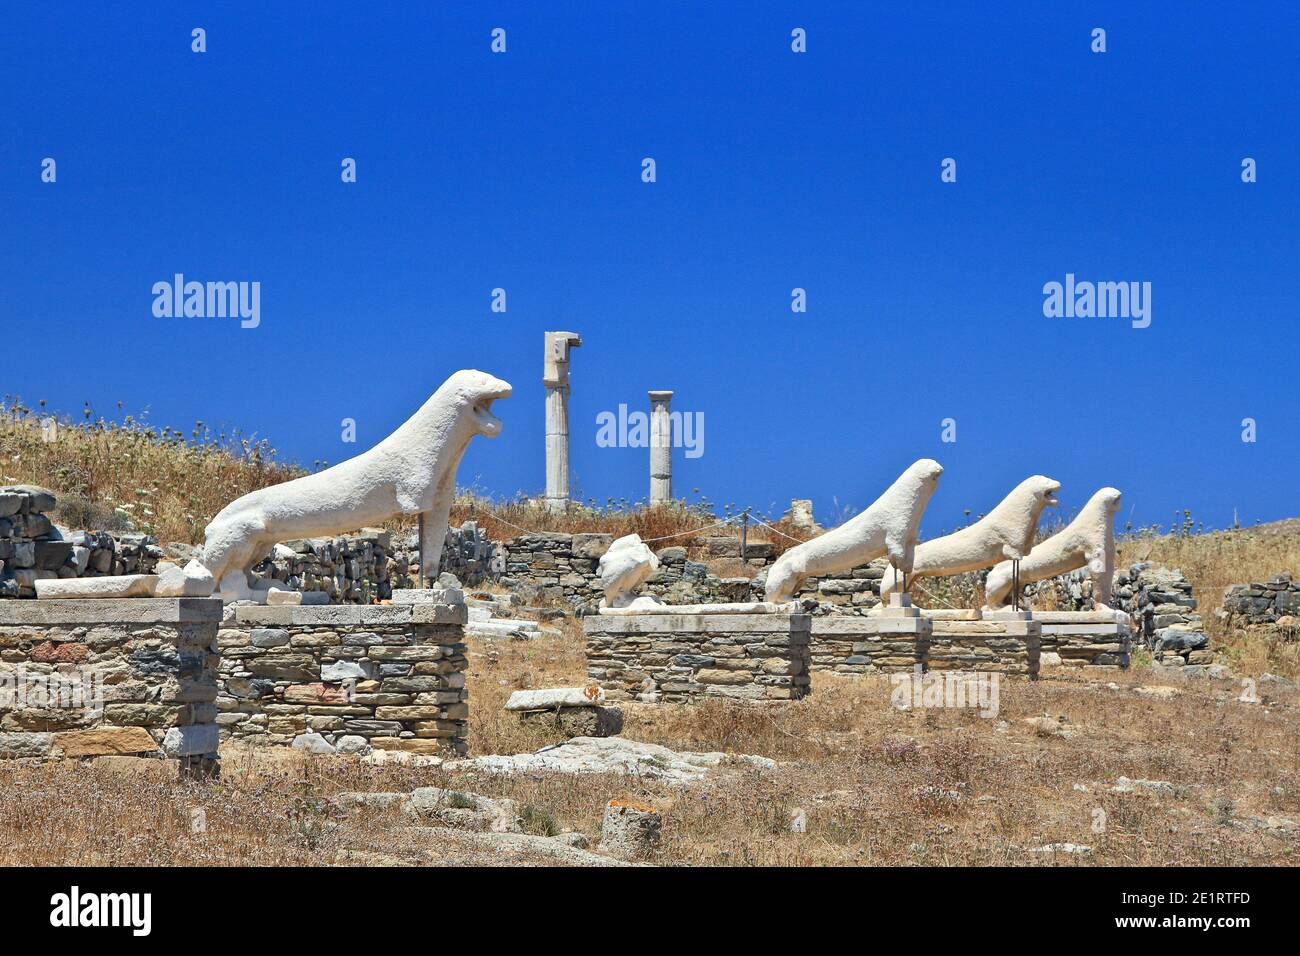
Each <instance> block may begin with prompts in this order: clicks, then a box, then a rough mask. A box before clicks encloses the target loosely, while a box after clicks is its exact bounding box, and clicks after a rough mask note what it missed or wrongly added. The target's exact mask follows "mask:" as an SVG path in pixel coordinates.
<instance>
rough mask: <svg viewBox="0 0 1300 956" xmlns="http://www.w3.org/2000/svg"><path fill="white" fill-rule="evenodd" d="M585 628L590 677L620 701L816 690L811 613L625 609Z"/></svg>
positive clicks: (772, 696) (781, 695)
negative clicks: (811, 654) (810, 647)
mask: <svg viewBox="0 0 1300 956" xmlns="http://www.w3.org/2000/svg"><path fill="white" fill-rule="evenodd" d="M582 627H583V630H584V631H585V632H586V636H587V675H588V676H589V677H591V678H592V679H593V680H596V681H598V682H599V683H600V684H601V686H602V687H604V688H605V693H606V695H607V696H608V697H609V698H610V699H613V700H629V699H638V700H643V701H666V702H683V701H692V700H699V699H702V698H706V697H732V698H739V699H743V700H797V699H798V698H801V697H804V696H805V695H807V694H808V693H809V692H810V691H811V689H812V688H811V681H810V679H809V677H808V663H809V660H808V642H809V631H808V627H809V618H808V615H806V614H799V613H796V614H791V613H788V612H776V613H766V614H764V613H752V614H745V613H722V614H712V613H707V612H703V613H690V614H680V613H644V614H628V613H626V612H623V613H618V614H595V615H588V616H587V617H584V618H583V619H582Z"/></svg>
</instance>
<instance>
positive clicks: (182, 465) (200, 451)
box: [0, 401, 303, 544]
mask: <svg viewBox="0 0 1300 956" xmlns="http://www.w3.org/2000/svg"><path fill="white" fill-rule="evenodd" d="M50 423H53V424H52V425H51V424H50ZM302 473H303V472H302V470H301V469H299V468H295V467H293V466H289V465H282V464H277V463H276V462H275V450H274V449H273V448H271V447H270V446H269V445H268V444H267V443H266V442H265V441H257V440H254V439H250V438H246V437H244V436H243V435H241V434H239V433H238V432H235V433H226V432H222V431H216V432H214V431H212V430H211V429H209V428H208V427H207V426H206V425H204V424H203V423H202V422H196V423H195V425H194V428H193V429H192V430H191V431H190V433H189V434H188V435H186V434H183V433H181V432H179V431H174V430H172V429H170V428H161V429H160V428H155V427H154V426H152V425H150V424H149V423H148V422H145V421H140V420H137V419H135V418H133V417H132V416H129V415H128V416H126V417H125V419H124V420H123V421H122V422H114V421H109V420H107V419H105V418H102V417H97V416H95V415H93V413H92V412H91V410H90V408H89V407H87V408H86V409H85V413H84V415H83V417H82V420H81V421H74V420H72V419H69V418H67V417H66V416H63V417H60V416H55V415H53V414H52V413H46V412H45V411H43V409H41V408H37V409H30V408H27V407H26V406H24V405H22V404H21V403H15V402H12V401H8V402H6V403H4V404H3V405H0V483H3V484H17V483H26V484H35V485H40V486H42V487H46V488H50V489H51V490H53V491H54V492H55V493H56V494H57V496H58V499H59V506H58V510H57V511H56V512H55V514H56V517H58V518H59V519H60V520H61V521H62V522H63V523H64V524H67V525H70V526H72V527H75V528H93V529H95V530H107V531H114V530H119V529H121V528H124V527H132V526H133V527H135V528H136V529H138V530H140V531H145V532H149V533H152V534H156V535H157V536H158V538H159V540H160V541H182V542H187V543H191V544H193V543H197V542H198V541H201V540H202V538H203V529H204V528H205V527H206V526H207V523H208V522H209V521H210V520H211V519H212V518H213V517H214V516H215V515H216V513H217V512H218V511H220V510H221V509H222V508H224V507H225V506H226V505H227V504H229V503H230V502H231V501H234V500H235V499H236V498H238V497H240V496H241V495H245V494H247V493H248V492H250V491H255V490H256V489H258V488H264V487H266V486H267V485H275V484H279V483H280V482H282V481H287V480H288V479H290V478H294V477H296V476H298V475H300V474H302ZM128 522H129V523H128Z"/></svg>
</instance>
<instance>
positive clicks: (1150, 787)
mask: <svg viewBox="0 0 1300 956" xmlns="http://www.w3.org/2000/svg"><path fill="white" fill-rule="evenodd" d="M1138 790H1147V791H1150V792H1151V793H1158V794H1161V795H1162V796H1167V797H1172V796H1175V795H1176V794H1177V793H1178V788H1177V787H1175V786H1174V785H1173V784H1172V783H1169V782H1167V781H1165V780H1130V779H1129V778H1128V777H1120V778H1119V779H1118V780H1116V781H1115V786H1113V787H1111V788H1110V792H1111V793H1135V792H1136V791H1138Z"/></svg>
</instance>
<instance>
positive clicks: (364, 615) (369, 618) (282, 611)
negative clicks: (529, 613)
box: [235, 602, 468, 627]
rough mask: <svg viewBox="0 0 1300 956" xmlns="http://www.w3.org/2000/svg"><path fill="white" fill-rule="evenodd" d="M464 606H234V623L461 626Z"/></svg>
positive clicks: (463, 618) (464, 615) (321, 625)
mask: <svg viewBox="0 0 1300 956" xmlns="http://www.w3.org/2000/svg"><path fill="white" fill-rule="evenodd" d="M466 620H468V613H467V611H466V609H465V605H464V604H432V603H427V602H424V603H420V604H329V605H324V606H309V605H297V606H294V605H280V606H278V607H277V606H270V605H267V606H262V605H256V604H240V605H236V606H235V622H236V623H239V624H270V625H279V626H282V627H283V626H286V625H290V624H300V625H306V626H319V627H330V626H334V625H343V626H350V625H356V626H361V625H366V624H462V625H463V624H464V623H465V622H466Z"/></svg>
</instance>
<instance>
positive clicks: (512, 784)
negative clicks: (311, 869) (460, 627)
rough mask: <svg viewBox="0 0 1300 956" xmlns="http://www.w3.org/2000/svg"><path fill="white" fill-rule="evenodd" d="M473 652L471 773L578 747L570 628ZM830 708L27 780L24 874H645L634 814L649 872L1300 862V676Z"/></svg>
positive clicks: (827, 689) (2, 805)
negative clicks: (584, 868)
mask: <svg viewBox="0 0 1300 956" xmlns="http://www.w3.org/2000/svg"><path fill="white" fill-rule="evenodd" d="M470 648H471V657H470V661H471V668H470V670H471V673H470V689H471V703H472V707H471V740H470V743H471V748H472V749H471V753H472V754H473V755H476V756H477V757H478V758H482V757H484V756H486V755H498V756H501V755H505V756H509V755H516V754H532V753H533V752H534V751H536V750H538V749H539V748H541V747H545V746H547V745H551V744H555V743H558V742H560V739H559V738H560V735H559V732H558V731H554V730H551V729H549V728H548V727H547V726H546V725H544V724H543V725H539V724H536V723H531V724H525V723H521V722H520V720H519V719H518V716H517V715H516V714H513V713H508V712H506V711H505V710H504V709H503V705H504V703H505V700H506V697H507V696H508V695H509V693H510V692H511V691H513V690H516V689H521V688H532V687H548V686H549V687H554V686H561V685H572V684H580V683H582V679H583V654H582V648H581V644H580V643H579V641H578V639H577V635H576V633H575V632H574V631H573V630H572V628H571V627H566V629H565V631H564V633H562V634H560V635H549V636H543V637H540V638H537V639H535V640H531V641H518V640H508V639H502V638H472V639H471V640H470ZM814 688H815V690H814V694H813V695H812V697H810V698H808V699H807V700H803V701H797V702H790V703H782V704H776V705H771V706H756V705H740V704H734V703H730V702H723V701H718V702H716V703H715V702H708V703H705V704H701V705H692V706H663V705H633V706H630V707H627V708H626V713H625V729H624V732H623V735H622V737H621V738H620V739H615V740H613V741H610V740H605V741H577V742H571V743H569V744H567V745H565V746H564V747H561V748H557V749H556V750H551V751H548V752H547V753H548V754H549V755H550V758H549V759H547V760H539V759H538V758H535V757H524V758H520V759H517V760H515V761H508V760H507V761H503V760H500V759H497V760H482V759H471V760H467V761H460V762H452V763H445V764H442V765H439V766H431V765H424V766H416V765H412V764H409V763H408V764H398V763H384V764H382V765H376V764H373V763H367V762H365V761H364V760H363V759H361V758H358V757H355V756H349V757H319V756H312V755H306V754H301V753H293V752H289V753H283V752H281V753H269V752H267V751H265V750H263V751H258V750H240V749H238V748H234V747H229V748H225V749H223V772H222V777H221V780H220V781H219V782H217V783H209V784H201V783H179V782H177V781H175V780H174V779H173V777H172V775H171V774H170V773H169V772H168V770H167V768H165V767H164V766H163V765H162V764H160V763H157V762H149V761H140V760H133V759H126V758H109V759H104V758H101V759H100V760H98V761H96V762H95V763H92V764H89V765H76V764H72V763H62V764H56V765H22V763H21V762H19V761H7V762H5V763H4V765H0V864H5V865H42V864H54V863H66V864H91V863H95V864H109V865H121V864H146V865H148V864H200V865H226V864H260V865H316V864H320V865H380V864H391V865H440V866H445V865H449V864H496V865H536V864H539V863H542V864H551V865H579V866H581V865H604V864H607V863H616V862H621V861H620V860H618V859H616V858H615V857H613V856H611V855H609V854H608V853H607V852H606V850H607V849H608V848H607V847H602V845H601V843H600V838H601V823H602V818H603V816H604V814H605V811H606V807H607V805H608V804H609V802H610V801H611V800H616V801H620V802H621V803H624V804H628V805H631V806H636V807H645V808H649V809H653V810H655V811H657V812H658V813H659V814H660V816H661V819H662V840H661V842H660V844H659V846H658V848H657V849H654V850H652V851H651V852H649V853H648V854H647V855H645V856H644V857H639V858H634V859H633V860H631V862H651V863H659V864H699V865H720V864H721V865H729V864H735V865H747V864H774V865H817V864H839V865H853V864H884V865H969V864H1000V863H1007V864H1016V865H1028V866H1034V865H1046V864H1057V865H1115V864H1147V865H1207V864H1219V865H1278V864H1282V865H1285V864H1289V863H1292V862H1294V861H1295V859H1296V855H1297V850H1300V690H1297V688H1296V687H1295V686H1293V685H1291V684H1290V683H1288V682H1285V681H1281V680H1255V681H1254V682H1251V683H1243V682H1242V681H1240V680H1211V679H1206V678H1199V679H1190V680H1189V679H1187V678H1186V677H1184V676H1182V675H1180V674H1179V673H1178V672H1177V669H1174V668H1170V669H1159V668H1152V667H1149V666H1147V667H1139V668H1136V669H1134V670H1132V671H1130V672H1128V673H1122V674H1115V675H1113V680H1112V679H1110V678H1104V679H1102V680H1100V681H1098V680H1085V679H1083V678H1081V677H1078V676H1076V675H1073V674H1070V673H1068V672H1064V673H1062V672H1055V673H1053V672H1049V673H1048V674H1046V675H1045V676H1044V678H1043V679H1042V680H1040V681H1038V682H1032V683H1031V682H1028V681H1024V680H1010V679H1008V680H1004V681H1002V683H1001V684H1000V686H999V695H998V707H997V713H996V714H995V715H990V716H988V717H983V716H980V715H979V712H978V711H976V710H973V709H963V710H958V709H951V708H944V709H934V708H932V709H921V710H911V711H902V710H898V709H896V708H894V707H893V706H891V692H892V691H893V690H894V685H893V684H892V682H891V680H890V679H889V678H887V677H857V678H842V677H836V676H833V675H824V674H818V675H816V679H815V681H814ZM641 745H644V746H641ZM665 748H666V749H665ZM561 758H564V759H561ZM569 758H572V759H569ZM507 771H509V772H507Z"/></svg>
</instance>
